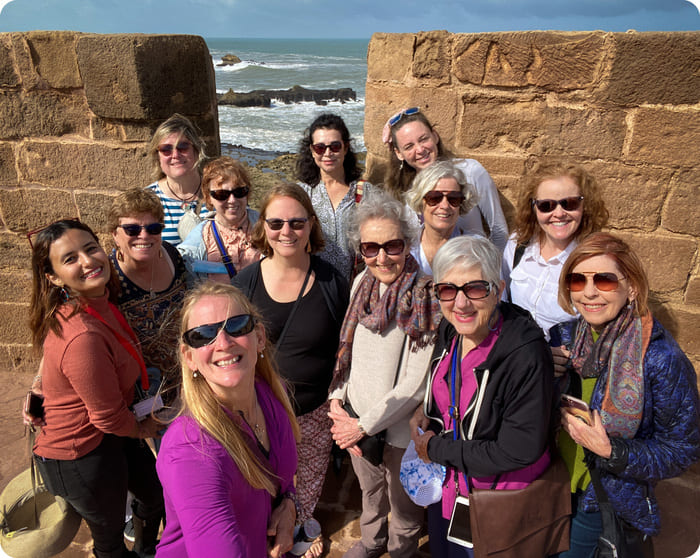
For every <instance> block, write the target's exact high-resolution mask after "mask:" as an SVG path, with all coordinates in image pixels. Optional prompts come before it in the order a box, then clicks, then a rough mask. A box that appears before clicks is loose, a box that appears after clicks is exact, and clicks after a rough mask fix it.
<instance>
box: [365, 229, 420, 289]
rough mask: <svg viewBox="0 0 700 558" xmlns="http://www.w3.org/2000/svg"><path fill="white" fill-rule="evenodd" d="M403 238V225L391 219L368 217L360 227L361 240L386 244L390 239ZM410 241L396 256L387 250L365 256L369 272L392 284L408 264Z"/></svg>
mask: <svg viewBox="0 0 700 558" xmlns="http://www.w3.org/2000/svg"><path fill="white" fill-rule="evenodd" d="M396 239H403V240H405V239H404V238H403V234H402V233H401V227H400V226H399V224H398V223H396V222H395V221H392V220H390V219H367V220H366V221H365V222H364V223H362V226H361V227H360V242H361V243H362V242H376V243H377V244H384V243H385V242H388V241H390V240H396ZM409 252H410V248H409V243H408V242H406V245H405V246H404V249H403V252H401V253H400V254H398V255H396V256H391V255H389V254H387V253H386V250H383V249H382V250H379V253H378V254H377V255H376V256H375V257H373V258H368V257H364V256H363V258H364V260H365V264H366V265H367V269H369V272H370V273H371V274H372V275H374V276H375V277H376V278H377V279H378V280H379V281H381V282H382V283H384V284H385V285H390V284H391V283H393V282H394V281H396V279H397V278H398V277H399V275H401V272H402V271H403V268H404V266H405V265H406V256H407V255H408V254H409Z"/></svg>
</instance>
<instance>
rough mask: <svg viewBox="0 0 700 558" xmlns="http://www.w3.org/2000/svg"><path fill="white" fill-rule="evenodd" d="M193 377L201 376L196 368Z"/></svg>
mask: <svg viewBox="0 0 700 558" xmlns="http://www.w3.org/2000/svg"><path fill="white" fill-rule="evenodd" d="M192 377H193V378H199V372H197V371H196V370H195V371H194V372H192Z"/></svg>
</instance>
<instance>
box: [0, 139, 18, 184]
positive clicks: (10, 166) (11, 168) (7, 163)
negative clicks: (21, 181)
mask: <svg viewBox="0 0 700 558" xmlns="http://www.w3.org/2000/svg"><path fill="white" fill-rule="evenodd" d="M0 184H2V185H7V186H16V185H17V170H16V169H15V152H14V148H13V146H12V144H11V143H8V142H4V141H3V142H0Z"/></svg>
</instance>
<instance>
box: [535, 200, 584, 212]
mask: <svg viewBox="0 0 700 558" xmlns="http://www.w3.org/2000/svg"><path fill="white" fill-rule="evenodd" d="M582 202H583V196H571V197H570V198H563V199H561V200H535V199H533V200H532V201H531V203H532V205H533V206H534V207H536V208H537V211H539V212H540V213H551V212H552V211H554V210H555V209H556V208H557V206H558V205H561V208H562V209H563V210H564V211H576V210H577V209H578V208H579V207H581V203H582Z"/></svg>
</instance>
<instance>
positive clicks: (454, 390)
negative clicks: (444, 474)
mask: <svg viewBox="0 0 700 558" xmlns="http://www.w3.org/2000/svg"><path fill="white" fill-rule="evenodd" d="M461 353H462V337H461V336H460V337H459V338H458V339H455V343H454V347H453V350H452V363H451V366H450V403H451V404H450V408H449V414H450V417H451V418H452V439H453V440H455V441H457V440H459V439H460V435H459V428H460V421H461V419H460V414H459V398H460V396H461V391H462V389H461V388H462V363H461V360H462V359H461ZM462 475H463V476H464V483H465V484H466V485H467V487H468V486H469V482H468V481H467V475H465V474H464V473H462ZM458 477H459V473H458V472H457V468H456V467H455V490H456V491H457V494H459V481H458Z"/></svg>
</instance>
